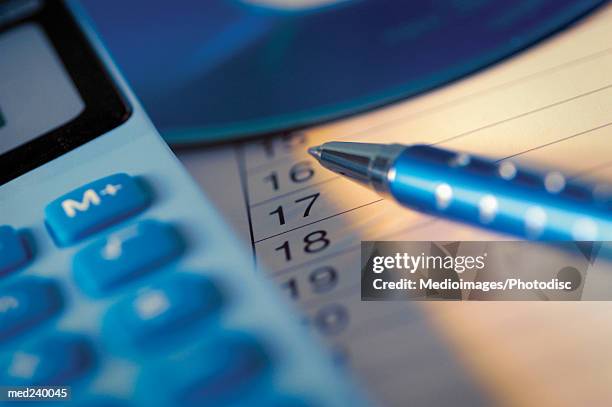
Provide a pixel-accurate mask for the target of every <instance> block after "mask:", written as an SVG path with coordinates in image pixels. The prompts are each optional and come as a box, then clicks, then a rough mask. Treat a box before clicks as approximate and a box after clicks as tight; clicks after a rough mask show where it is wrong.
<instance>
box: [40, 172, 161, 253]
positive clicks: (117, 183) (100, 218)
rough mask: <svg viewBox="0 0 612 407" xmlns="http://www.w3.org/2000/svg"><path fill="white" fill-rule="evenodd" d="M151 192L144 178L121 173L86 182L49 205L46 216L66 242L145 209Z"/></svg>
mask: <svg viewBox="0 0 612 407" xmlns="http://www.w3.org/2000/svg"><path fill="white" fill-rule="evenodd" d="M149 200H150V197H149V194H148V193H147V191H146V189H145V188H144V187H143V186H142V185H141V183H140V181H139V180H138V179H136V178H134V177H131V176H129V175H127V174H123V173H119V174H114V175H110V176H108V177H104V178H101V179H99V180H97V181H94V182H91V183H89V184H86V185H83V186H82V187H80V188H77V189H75V190H74V191H71V192H69V193H67V194H65V195H63V196H61V197H60V198H57V199H56V200H54V201H53V202H51V203H50V204H48V205H47V207H46V208H45V220H46V222H47V225H48V226H49V229H50V231H51V233H52V235H53V236H54V238H55V240H56V242H57V243H58V244H59V245H60V246H66V245H70V244H73V243H76V242H78V241H79V240H81V239H83V238H85V237H88V236H89V235H91V234H93V233H95V232H98V231H100V230H102V229H104V228H106V227H108V226H111V225H113V224H115V223H117V222H119V221H121V220H123V219H126V218H128V217H130V216H132V215H135V214H136V213H138V212H140V211H142V210H143V209H144V208H145V207H146V206H147V205H148V204H149Z"/></svg>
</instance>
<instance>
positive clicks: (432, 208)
mask: <svg viewBox="0 0 612 407" xmlns="http://www.w3.org/2000/svg"><path fill="white" fill-rule="evenodd" d="M389 191H390V193H391V195H393V196H394V197H395V198H396V199H397V200H398V201H399V202H401V203H402V204H404V205H406V206H407V207H410V208H414V209H417V210H420V211H423V212H428V213H432V214H435V215H436V216H441V217H446V218H449V219H453V220H458V221H462V222H467V223H471V224H475V225H478V226H481V227H482V226H484V227H489V228H491V229H495V230H497V231H501V232H503V233H508V234H512V235H516V236H519V237H523V238H527V239H533V240H575V241H612V199H611V197H610V194H609V191H610V190H609V189H608V188H607V187H606V186H595V187H587V186H584V185H581V184H579V183H575V182H570V181H568V180H567V179H566V178H565V177H564V176H563V175H562V174H560V173H559V172H549V173H545V174H543V173H538V172H536V171H530V170H525V169H521V168H518V167H517V166H516V165H514V164H513V163H511V162H509V161H507V160H504V161H501V162H495V161H492V160H487V159H483V158H479V157H474V156H470V155H467V154H461V153H456V152H451V151H447V150H444V149H440V148H437V147H431V146H425V145H415V146H410V147H407V148H406V149H405V150H404V151H403V152H402V153H401V154H400V155H399V156H398V158H397V159H396V160H395V162H394V164H393V166H392V168H391V170H390V172H389Z"/></svg>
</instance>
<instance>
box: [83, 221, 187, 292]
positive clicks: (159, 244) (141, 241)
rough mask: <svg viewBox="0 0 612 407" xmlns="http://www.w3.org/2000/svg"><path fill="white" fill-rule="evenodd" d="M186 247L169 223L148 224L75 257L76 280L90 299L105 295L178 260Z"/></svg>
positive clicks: (140, 223)
mask: <svg viewBox="0 0 612 407" xmlns="http://www.w3.org/2000/svg"><path fill="white" fill-rule="evenodd" d="M181 251H182V243H181V240H180V238H179V236H178V234H177V233H176V232H175V231H174V229H173V228H172V227H171V226H170V225H168V224H165V223H162V222H158V221H154V220H146V221H142V222H139V223H137V224H135V225H132V226H129V227H127V228H125V229H122V230H120V231H118V232H116V233H112V234H110V235H109V236H108V237H106V238H102V239H100V240H98V241H96V242H93V243H92V244H90V245H89V246H87V247H85V248H84V249H82V250H81V251H79V252H78V253H77V254H76V255H75V257H74V277H75V280H76V282H77V284H78V285H79V286H80V287H81V288H82V289H83V291H85V292H86V293H88V294H90V295H94V296H96V295H102V294H105V293H107V292H109V291H110V290H112V289H114V288H116V287H118V286H120V285H121V284H123V283H126V282H128V281H130V280H131V279H133V278H135V277H137V276H141V275H142V274H144V273H147V272H149V271H152V270H155V269H156V268H158V267H160V266H161V265H163V264H165V263H167V262H169V261H171V260H173V259H175V258H176V257H177V256H178V255H179V254H180V253H181Z"/></svg>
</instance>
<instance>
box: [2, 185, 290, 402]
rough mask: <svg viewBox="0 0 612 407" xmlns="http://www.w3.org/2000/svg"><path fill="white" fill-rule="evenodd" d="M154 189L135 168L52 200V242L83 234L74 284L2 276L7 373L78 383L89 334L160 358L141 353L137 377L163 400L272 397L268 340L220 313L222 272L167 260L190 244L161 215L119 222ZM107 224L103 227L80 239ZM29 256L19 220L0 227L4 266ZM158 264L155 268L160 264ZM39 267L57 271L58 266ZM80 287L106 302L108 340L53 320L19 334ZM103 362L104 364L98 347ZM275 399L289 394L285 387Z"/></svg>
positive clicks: (5, 378) (8, 380) (90, 356)
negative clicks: (229, 325) (183, 267)
mask: <svg viewBox="0 0 612 407" xmlns="http://www.w3.org/2000/svg"><path fill="white" fill-rule="evenodd" d="M149 200H150V195H149V194H148V193H147V191H146V189H144V188H143V187H142V184H141V181H140V180H139V179H138V178H134V177H132V176H129V175H127V174H122V173H121V174H114V175H111V176H108V177H105V178H102V179H99V180H97V181H93V182H91V183H89V184H86V185H84V186H82V187H80V188H77V189H75V190H74V191H72V192H70V193H68V194H65V195H64V196H62V197H60V198H58V199H56V200H55V201H53V202H51V203H50V204H49V205H47V207H46V209H45V221H46V224H47V228H48V231H49V233H50V235H51V237H52V238H53V239H54V241H55V242H56V243H57V244H58V246H60V247H59V248H57V249H54V250H70V249H67V248H65V246H72V245H74V246H76V245H77V244H82V246H78V247H74V249H73V250H74V255H72V271H73V274H72V277H73V281H74V283H75V285H76V288H77V290H75V291H72V290H71V288H72V287H70V285H71V284H70V283H69V284H68V287H66V288H67V290H66V294H69V297H66V299H65V300H64V297H63V288H64V287H62V289H61V290H60V286H59V284H58V282H56V281H55V280H53V279H49V278H42V277H36V276H31V275H27V276H19V275H14V276H13V275H11V276H10V277H8V276H7V280H6V281H4V282H2V283H0V345H3V344H4V343H7V344H9V345H10V346H11V347H12V348H13V349H12V350H11V351H10V352H8V353H4V357H3V356H0V383H5V384H8V385H24V386H28V385H30V386H31V385H38V384H40V385H67V384H68V385H73V384H75V383H76V382H78V381H80V380H81V379H84V378H85V377H89V376H93V373H94V370H95V368H96V367H97V364H98V360H97V357H96V352H95V351H94V345H95V347H96V348H97V347H98V345H101V348H102V349H104V350H105V351H106V352H109V353H110V354H111V355H113V357H115V356H116V357H118V358H120V359H121V358H124V357H127V359H128V361H129V360H132V359H134V360H145V361H146V360H150V361H151V363H152V364H153V365H154V366H153V367H155V365H158V366H157V368H151V366H150V365H149V364H143V365H142V369H138V371H136V372H134V374H135V377H134V378H133V379H134V380H136V382H138V383H147V382H148V383H149V385H148V386H144V389H147V390H146V392H147V393H148V392H150V389H152V388H153V389H156V390H157V391H158V392H159V395H157V394H156V397H157V396H159V397H160V398H163V399H164V400H167V403H162V405H194V406H196V405H197V406H200V405H211V406H218V405H226V404H228V403H238V404H240V403H243V401H244V400H245V399H249V400H257V397H259V396H258V395H260V394H261V395H263V396H262V397H264V399H269V398H270V397H272V399H273V400H275V401H276V400H277V398H278V397H277V396H278V395H277V394H276V393H275V388H274V387H273V386H272V385H271V383H272V381H271V378H272V377H273V375H274V374H275V372H276V369H274V365H275V363H273V358H272V357H271V353H270V352H269V349H270V348H271V347H270V346H269V345H270V344H268V343H267V342H265V343H264V341H261V340H260V339H259V338H258V337H255V336H253V335H251V334H249V333H246V332H234V331H232V332H228V330H227V329H226V327H225V326H224V322H222V321H223V320H224V317H225V316H226V315H227V314H229V312H226V311H231V309H229V310H228V308H230V307H231V306H232V304H233V301H231V298H227V297H228V294H229V291H227V292H226V288H227V287H225V286H223V285H221V284H220V282H219V281H216V279H217V278H219V279H221V278H220V277H217V278H215V279H213V278H211V277H208V276H205V275H203V273H201V272H193V273H188V272H177V271H176V267H165V268H163V267H164V266H168V265H170V263H172V262H173V261H176V260H178V258H179V257H180V255H181V254H182V253H183V251H185V249H186V248H187V246H186V244H185V241H184V240H183V238H182V235H181V234H179V233H178V231H177V230H176V229H175V227H174V226H173V225H171V224H169V223H166V222H162V221H159V220H154V219H147V220H140V219H138V220H134V221H131V222H129V223H128V224H126V225H119V223H120V222H121V221H125V220H131V217H132V216H135V215H136V214H138V213H139V212H142V211H143V210H144V209H145V208H146V207H147V206H148V205H149V203H150V202H149ZM111 226H113V229H112V230H109V229H110V227H111ZM105 231H107V232H108V233H106V235H103V236H100V237H98V238H97V239H94V240H92V241H88V242H82V240H84V239H85V238H87V237H90V236H91V235H92V234H95V233H103V232H105ZM27 259H28V250H27V248H26V247H25V246H24V244H23V241H22V239H21V238H20V237H19V234H18V233H17V232H16V231H15V229H13V228H12V227H9V226H2V227H0V276H1V275H2V273H6V272H8V271H12V270H14V269H15V268H16V267H19V266H20V265H22V264H24V263H25V262H26V261H27ZM162 268H163V269H162ZM157 271H159V274H157V273H155V274H154V273H153V272H157ZM37 272H38V271H37ZM41 272H42V273H45V274H49V275H53V273H57V272H58V270H41ZM59 272H61V273H64V271H62V270H60V271H59ZM147 277H149V279H147ZM11 279H12V280H11ZM141 280H142V281H141ZM121 289H122V290H121ZM81 293H84V294H85V295H87V296H89V297H95V298H100V300H101V301H105V302H106V304H108V306H107V307H106V306H104V305H103V306H102V307H103V308H102V309H101V310H100V314H96V316H95V317H94V318H101V326H97V327H93V329H94V332H99V335H100V339H101V342H98V341H97V339H98V338H97V337H96V336H97V334H96V335H95V336H92V337H89V336H84V335H81V334H76V333H66V332H63V329H57V327H53V326H52V328H51V330H39V331H36V336H33V335H32V336H29V337H28V336H25V335H22V334H25V333H28V332H35V331H34V330H35V329H36V328H37V327H38V326H39V325H42V324H43V323H44V322H46V321H47V320H50V319H52V318H53V317H54V316H56V315H57V314H59V313H60V311H64V310H63V308H64V307H65V305H64V302H68V301H69V300H70V301H72V299H73V297H72V296H73V295H77V296H80V295H81ZM111 299H112V300H111ZM78 301H81V300H80V299H78V300H77V302H78ZM89 302H91V303H92V305H94V308H97V306H98V305H99V304H97V303H98V301H96V300H95V299H89V300H87V303H89ZM104 307H106V309H104ZM75 311H76V312H77V313H78V312H79V310H78V309H76V308H69V309H66V310H65V314H69V313H70V312H73V313H74V312H75ZM83 315H87V313H85V314H83ZM12 339H19V341H17V340H15V341H12ZM22 339H23V340H22ZM9 340H11V341H10V343H9ZM90 341H92V342H90ZM93 341H95V342H93ZM24 344H25V345H24ZM142 352H147V354H146V355H145V354H143V353H142ZM169 355H173V356H170V357H168V356H169ZM177 355H178V357H176V356H177ZM143 357H144V359H143ZM99 364H101V365H103V359H102V357H101V356H100V361H99ZM136 365H137V366H138V365H140V362H137V363H136ZM101 370H102V368H101ZM160 375H161V376H160ZM160 383H163V386H161V387H160V386H159V384H160ZM76 388H77V387H75V389H76ZM139 388H140V387H137V389H136V391H137V392H138V391H139V390H138V389H139ZM109 397H110V398H109ZM253 397H255V398H253ZM146 398H147V397H146V396H144V395H142V399H146ZM287 400H289V403H290V404H291V405H293V404H292V403H294V401H296V402H297V404H295V405H299V406H301V405H302V404H300V403H299V399H294V398H293V397H290V398H289V399H287ZM278 401H279V402H280V403H281V404H280V405H285V404H286V403H285V401H286V400H285V398H284V397H281V398H280V399H278ZM75 402H76V403H77V405H78V404H79V403H84V402H85V405H95V404H96V403H100V404H101V405H113V403H115V402H117V403H119V404H118V405H122V404H121V403H123V401H122V400H115V399H114V398H113V396H112V395H106V394H88V395H87V398H82V397H80V396H77V397H76V399H75ZM154 403H158V404H159V400H154Z"/></svg>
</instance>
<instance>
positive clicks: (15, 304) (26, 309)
mask: <svg viewBox="0 0 612 407" xmlns="http://www.w3.org/2000/svg"><path fill="white" fill-rule="evenodd" d="M61 307H62V298H61V293H60V291H59V287H58V286H57V285H56V284H55V283H54V282H53V281H51V280H47V279H42V278H36V277H25V278H22V279H20V280H18V281H17V282H14V283H11V284H10V285H6V286H3V287H2V288H0V343H2V342H3V341H6V340H8V339H11V338H13V337H14V336H17V335H19V334H21V333H23V332H25V331H27V330H29V329H31V328H33V327H35V326H36V325H38V324H40V323H42V322H43V321H45V320H47V319H49V318H50V317H52V316H53V315H55V314H57V313H58V312H59V310H60V309H61Z"/></svg>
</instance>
